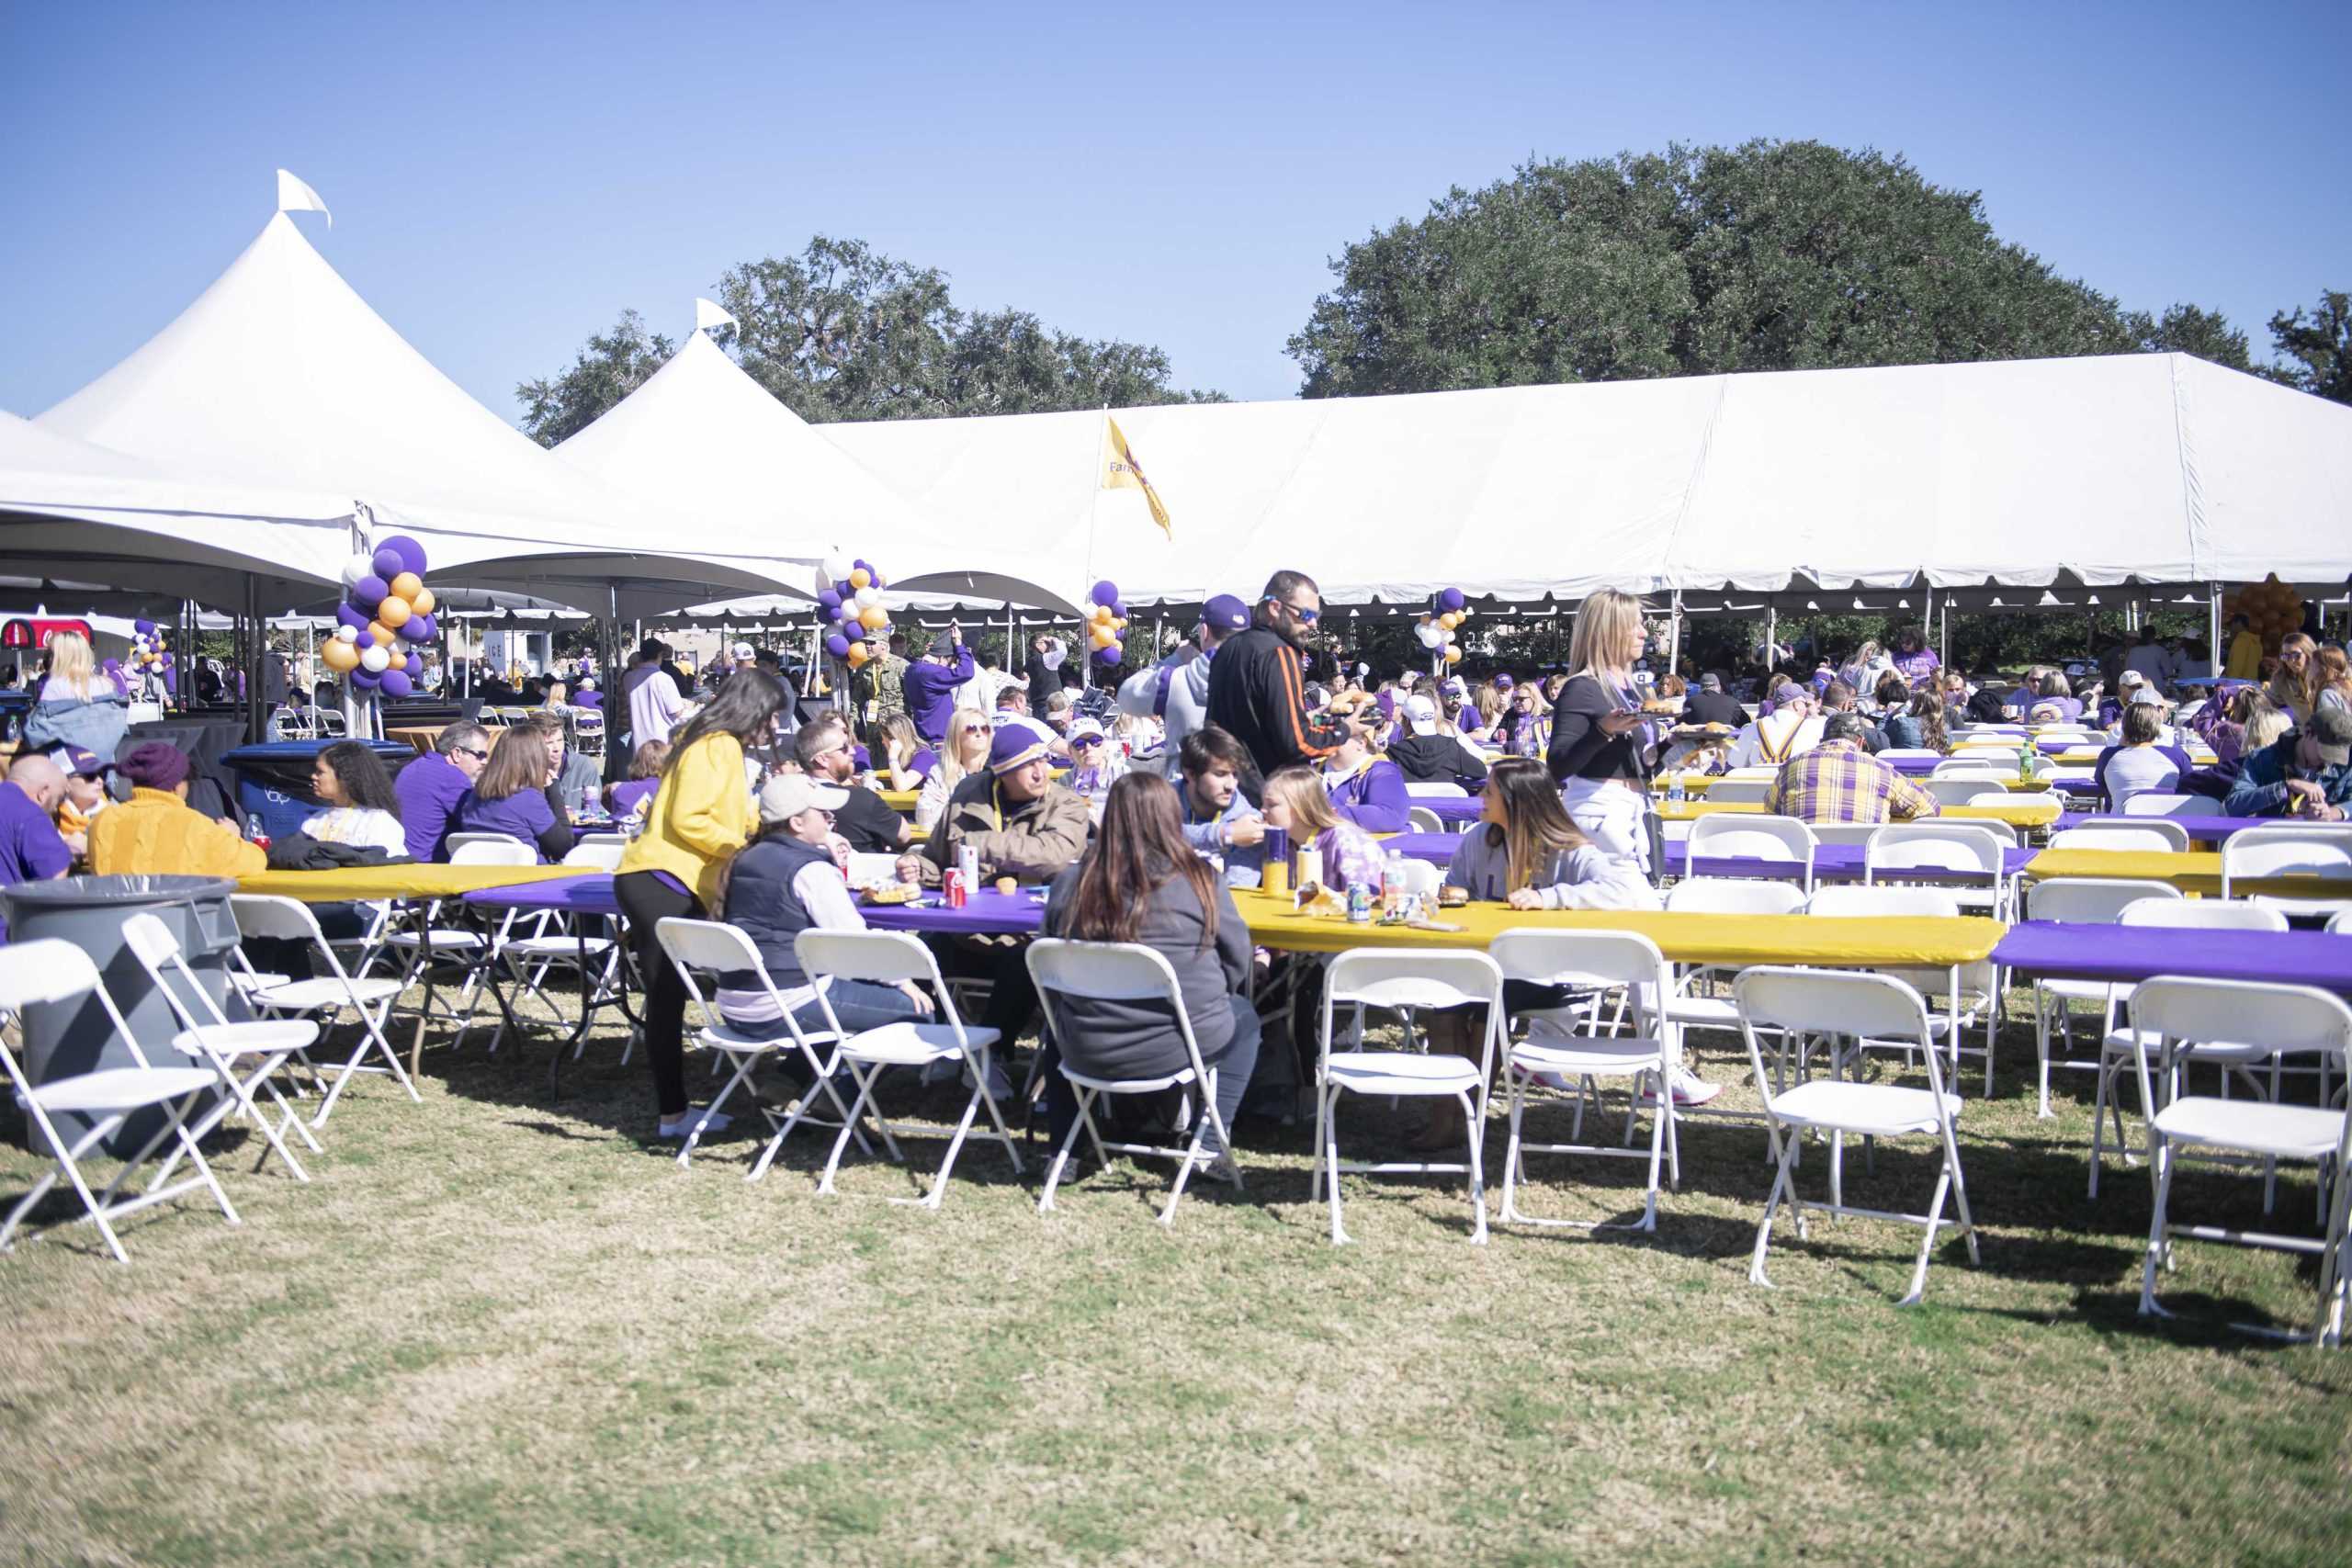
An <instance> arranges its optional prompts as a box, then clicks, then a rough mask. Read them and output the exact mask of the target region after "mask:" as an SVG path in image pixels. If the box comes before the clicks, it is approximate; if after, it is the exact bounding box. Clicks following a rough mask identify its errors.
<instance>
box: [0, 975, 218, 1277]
mask: <svg viewBox="0 0 2352 1568" xmlns="http://www.w3.org/2000/svg"><path fill="white" fill-rule="evenodd" d="M93 994H95V995H96V997H97V999H98V1006H99V1007H100V1008H101V1009H103V1010H105V1012H106V1016H107V1022H108V1023H109V1024H111V1025H112V1026H113V1028H114V1032H116V1033H118V1034H119V1035H121V1036H122V1039H123V1042H124V1043H125V1044H127V1045H129V1046H130V1055H131V1056H132V1058H133V1059H134V1060H135V1061H137V1062H138V1064H139V1065H138V1066H135V1067H101V1068H99V1069H98V1070H97V1071H96V1072H90V1073H82V1074H79V1075H77V1076H75V1077H66V1078H56V1079H52V1080H51V1081H50V1082H48V1083H45V1084H40V1085H38V1086H36V1085H35V1084H34V1083H33V1082H32V1080H31V1079H29V1078H28V1077H26V1076H25V1070H24V1068H23V1067H22V1066H19V1065H18V1064H17V1055H16V1053H15V1052H14V1051H12V1050H10V1049H9V1047H8V1042H7V1037H6V1035H5V1034H0V1066H6V1069H7V1073H8V1079H9V1081H10V1082H11V1083H13V1084H14V1085H15V1086H16V1090H17V1104H18V1105H20V1106H22V1107H23V1108H24V1111H25V1116H26V1119H27V1120H28V1122H30V1123H31V1124H32V1126H33V1127H34V1128H35V1129H36V1130H37V1131H38V1132H39V1133H40V1136H41V1139H42V1141H44V1142H45V1143H47V1144H48V1145H49V1149H50V1153H51V1156H53V1157H54V1159H55V1162H56V1163H55V1164H54V1165H53V1166H52V1167H51V1168H50V1170H49V1172H48V1174H46V1175H44V1176H43V1177H42V1178H41V1179H40V1181H38V1182H36V1183H34V1185H33V1189H32V1190H31V1191H29V1192H28V1193H26V1194H25V1195H24V1197H23V1198H22V1199H20V1200H19V1201H17V1206H16V1207H15V1208H14V1209H11V1210H9V1211H8V1218H7V1221H6V1223H5V1224H0V1252H6V1251H7V1250H9V1249H10V1247H11V1246H12V1244H13V1238H14V1237H15V1235H16V1234H17V1225H18V1224H22V1223H23V1221H24V1217H25V1216H26V1215H27V1214H28V1213H31V1212H32V1210H33V1207H34V1205H36V1204H38V1203H39V1202H40V1201H41V1200H42V1199H43V1198H46V1197H48V1196H49V1193H50V1190H51V1188H53V1187H55V1186H56V1185H57V1182H58V1179H59V1178H61V1177H62V1178H64V1179H66V1180H67V1181H70V1182H71V1183H73V1187H74V1191H75V1192H76V1193H78V1194H79V1195H80V1196H81V1199H82V1208H83V1210H84V1212H85V1217H86V1218H88V1219H89V1221H90V1222H91V1223H92V1224H95V1225H96V1226H97V1227H98V1234H99V1235H103V1236H105V1237H106V1238H107V1249H108V1250H109V1251H111V1252H112V1253H113V1254H114V1257H115V1261H116V1262H118V1263H128V1262H130V1254H129V1253H127V1252H125V1251H123V1249H122V1240H121V1238H120V1237H119V1236H118V1235H116V1234H115V1228H114V1222H115V1221H117V1220H119V1219H122V1218H124V1217H125V1216H127V1215H130V1214H134V1213H138V1212H139V1211H140V1210H141V1209H145V1208H149V1207H152V1206H153V1205H154V1204H157V1203H163V1202H168V1201H171V1200H172V1199H174V1198H176V1197H178V1196H179V1195H180V1194H181V1193H183V1192H188V1191H193V1190H196V1189H197V1188H198V1187H202V1188H204V1189H206V1190H209V1192H211V1194H212V1201H214V1202H216V1203H218V1204H220V1213H221V1214H222V1215H223V1216H225V1217H226V1218H227V1220H228V1222H229V1223H230V1224H232V1225H233V1224H238V1223H239V1222H238V1219H237V1211H236V1210H235V1209H234V1208H233V1207H232V1206H231V1204H230V1202H229V1195H228V1194H227V1193H226V1192H223V1191H222V1190H220V1182H219V1181H217V1180H215V1179H213V1175H212V1168H211V1167H210V1166H209V1165H207V1164H205V1163H204V1154H203V1151H201V1150H199V1149H198V1147H197V1146H196V1141H195V1140H194V1139H193V1138H191V1137H189V1136H188V1132H187V1116H188V1112H189V1111H193V1110H195V1109H196V1102H197V1099H198V1096H200V1095H202V1094H203V1093H204V1092H205V1091H206V1090H208V1089H214V1088H217V1087H218V1086H219V1084H220V1079H219V1078H218V1077H215V1076H214V1074H213V1071H212V1069H211V1068H209V1067H158V1066H153V1064H152V1063H150V1062H149V1061H148V1060H147V1054H146V1053H145V1052H144V1051H141V1049H140V1048H139V1040H138V1037H137V1036H135V1035H133V1034H132V1033H131V1032H130V1023H129V1022H128V1021H125V1020H124V1018H123V1016H122V1013H121V1011H120V1010H119V1009H118V1008H116V1006H115V1005H114V998H112V997H111V996H109V995H107V987H106V982H105V981H104V980H102V979H100V978H99V977H98V970H97V965H96V964H93V963H91V962H90V955H89V954H88V953H85V952H83V951H82V950H81V949H80V948H78V947H76V946H74V944H73V943H71V942H62V941H59V940H57V939H56V938H53V937H52V938H49V939H46V940H41V941H35V942H13V943H10V944H9V945H7V946H5V947H0V1012H6V1013H7V1014H8V1015H9V1016H10V1017H12V1018H17V1017H21V1016H23V1013H24V1010H25V1009H27V1008H28V1007H39V1006H41V1005H42V1004H44V1003H50V1004H55V1003H62V1002H72V1001H78V1000H79V999H80V998H84V997H87V996H91V995H93ZM150 1107H153V1108H155V1109H157V1110H159V1111H162V1112H163V1116H164V1124H163V1126H162V1127H160V1128H158V1129H157V1130H156V1132H155V1134H154V1135H153V1136H152V1137H150V1138H149V1139H148V1140H147V1142H146V1143H145V1145H142V1146H141V1148H140V1149H139V1151H138V1152H137V1153H135V1154H133V1155H132V1156H130V1159H128V1160H126V1161H124V1162H123V1166H122V1168H121V1170H119V1172H117V1173H116V1175H115V1179H114V1180H113V1181H111V1182H109V1183H108V1184H107V1190H105V1191H104V1192H103V1193H93V1192H92V1191H91V1190H90V1184H89V1181H88V1180H87V1179H85V1178H84V1176H83V1174H82V1164H81V1161H82V1156H83V1155H85V1153H87V1152H88V1151H89V1149H90V1147H91V1145H94V1144H96V1143H97V1142H98V1141H99V1140H101V1139H103V1138H106V1137H108V1136H111V1135H112V1134H113V1133H114V1132H115V1130H116V1129H117V1128H119V1127H120V1126H121V1125H122V1123H123V1122H124V1121H126V1120H127V1119H128V1118H129V1117H130V1116H131V1115H132V1114H133V1113H134V1112H137V1111H145V1110H148V1109H149V1108H150ZM53 1115H55V1116H82V1117H86V1118H88V1120H89V1123H90V1126H89V1131H87V1132H85V1133H84V1134H82V1135H81V1136H80V1137H78V1138H75V1139H74V1140H72V1141H71V1142H68V1141H67V1139H66V1137H65V1135H64V1134H62V1133H60V1132H59V1131H58V1130H57V1123H56V1122H52V1121H51V1120H50V1118H51V1116H53ZM167 1138H169V1139H175V1140H177V1142H178V1145H179V1147H180V1149H181V1151H182V1152H184V1153H186V1154H187V1156H188V1157H189V1158H190V1159H191V1160H193V1161H194V1162H195V1164H196V1171H197V1173H196V1175H194V1176H192V1177H190V1178H188V1179H187V1180H185V1181H180V1182H174V1183H170V1184H168V1185H167V1184H164V1183H162V1182H161V1181H159V1180H158V1181H149V1182H148V1183H147V1184H146V1185H145V1187H144V1188H143V1189H142V1190H141V1192H140V1193H139V1195H138V1196H137V1197H135V1198H127V1197H119V1196H118V1195H119V1193H121V1191H122V1190H123V1188H124V1186H125V1185H126V1184H127V1183H128V1182H129V1181H130V1179H131V1177H132V1176H133V1175H134V1174H136V1173H137V1171H138V1170H139V1168H141V1166H143V1165H145V1164H146V1163H147V1161H148V1160H149V1159H150V1158H151V1157H153V1155H154V1153H155V1151H156V1150H157V1149H159V1148H161V1147H163V1146H164V1140H165V1139H167Z"/></svg>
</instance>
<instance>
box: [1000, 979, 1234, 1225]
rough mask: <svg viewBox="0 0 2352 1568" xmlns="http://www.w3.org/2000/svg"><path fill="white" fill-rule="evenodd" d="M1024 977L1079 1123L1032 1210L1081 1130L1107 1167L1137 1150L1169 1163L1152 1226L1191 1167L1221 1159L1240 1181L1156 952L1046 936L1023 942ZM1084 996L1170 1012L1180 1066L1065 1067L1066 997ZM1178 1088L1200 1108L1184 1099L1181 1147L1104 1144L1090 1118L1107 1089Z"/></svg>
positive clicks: (1044, 1209)
mask: <svg viewBox="0 0 2352 1568" xmlns="http://www.w3.org/2000/svg"><path fill="white" fill-rule="evenodd" d="M1027 960H1028V964H1029V977H1030V978H1031V979H1032V980H1033V981H1035V983H1036V987H1037V1001H1038V1004H1039V1006H1041V1007H1042V1008H1044V1009H1045V1013H1046V1026H1047V1027H1048V1028H1050V1029H1051V1030H1052V1031H1053V1034H1054V1038H1055V1039H1056V1040H1057V1041H1060V1042H1062V1053H1063V1054H1062V1059H1061V1062H1060V1064H1059V1067H1058V1070H1059V1072H1060V1073H1061V1075H1062V1077H1063V1078H1064V1079H1066V1080H1067V1081H1068V1082H1069V1086H1070V1089H1071V1091H1072V1092H1073V1093H1074V1094H1075V1095H1076V1096H1077V1099H1078V1120H1076V1121H1075V1122H1071V1123H1070V1126H1069V1132H1068V1133H1066V1134H1063V1136H1062V1142H1061V1146H1060V1147H1059V1148H1057V1149H1056V1150H1055V1151H1054V1158H1053V1163H1052V1164H1051V1165H1050V1166H1048V1167H1047V1168H1046V1188H1045V1190H1044V1191H1043V1192H1042V1193H1041V1194H1039V1196H1038V1199H1037V1212H1038V1213H1041V1214H1044V1213H1052V1212H1053V1207H1054V1191H1055V1189H1056V1188H1057V1187H1058V1186H1059V1185H1060V1184H1061V1179H1062V1172H1063V1170H1064V1169H1066V1168H1068V1166H1069V1155H1070V1150H1071V1148H1072V1147H1073V1146H1074V1145H1076V1144H1077V1142H1078V1134H1079V1132H1080V1129H1081V1128H1082V1129H1084V1130H1085V1133H1086V1137H1087V1142H1088V1143H1089V1144H1091V1145H1092V1146H1093V1149H1094V1157H1095V1159H1096V1161H1097V1162H1098V1163H1101V1164H1105V1165H1107V1164H1109V1163H1110V1157H1111V1154H1112V1153H1113V1152H1114V1151H1115V1152H1116V1153H1119V1154H1124V1155H1138V1156H1145V1157H1148V1158H1152V1159H1172V1160H1174V1161H1175V1162H1176V1182H1175V1185H1174V1186H1173V1187H1172V1188H1170V1190H1169V1193H1168V1205H1167V1207H1165V1208H1164V1209H1162V1210H1160V1212H1159V1223H1160V1224H1163V1225H1172V1224H1175V1223H1176V1205H1177V1203H1178V1202H1180V1201H1182V1199H1183V1196H1184V1183H1185V1181H1186V1180H1187V1179H1190V1178H1191V1176H1192V1174H1193V1171H1194V1170H1196V1169H1207V1168H1210V1167H1211V1166H1212V1165H1213V1164H1214V1163H1215V1162H1216V1160H1217V1159H1219V1158H1220V1157H1222V1158H1223V1159H1225V1161H1226V1162H1227V1166H1228V1168H1230V1169H1231V1170H1232V1173H1233V1174H1232V1180H1233V1184H1234V1185H1235V1186H1236V1187H1238V1186H1240V1185H1241V1171H1240V1168H1239V1167H1238V1165H1234V1164H1233V1163H1232V1150H1233V1144H1232V1136H1231V1129H1229V1128H1228V1127H1227V1126H1226V1124H1225V1119H1224V1117H1223V1116H1221V1115H1220V1114H1218V1111H1217V1108H1216V1087H1217V1085H1216V1068H1214V1067H1211V1066H1207V1065H1206V1064H1204V1062H1203V1061H1202V1060H1201V1046H1200V1042H1199V1041H1198V1040H1196V1039H1195V1038H1193V1021H1192V1019H1191V1017H1190V1016H1189V1015H1188V1014H1187V1013H1186V1012H1185V1010H1184V994H1183V991H1182V988H1181V987H1179V986H1178V984H1177V980H1176V971H1175V970H1174V969H1173V968H1172V967H1170V964H1169V963H1168V960H1167V959H1166V958H1165V957H1163V956H1161V955H1160V954H1159V953H1156V952H1154V951H1153V950H1152V949H1150V948H1148V947H1145V946H1143V945H1142V944H1141V943H1139V942H1067V941H1063V940H1061V939H1059V938H1054V937H1048V938H1044V939H1041V940H1039V941H1037V942H1032V943H1030V944H1029V952H1028V954H1027ZM1070 997H1084V998H1088V999H1089V1000H1091V1001H1120V1002H1154V1003H1159V1004H1161V1005H1163V1006H1165V1007H1167V1008H1168V1009H1169V1010H1170V1012H1171V1013H1172V1014H1173V1015H1174V1017H1175V1020H1176V1032H1177V1033H1178V1035H1179V1036H1180V1037H1182V1040H1183V1042H1184V1066H1182V1067H1179V1068H1177V1069H1176V1070H1175V1071H1174V1072H1172V1073H1163V1074H1160V1075H1159V1076H1157V1077H1146V1078H1106V1077H1100V1076H1097V1075H1094V1074H1089V1073H1081V1072H1079V1071H1077V1070H1076V1069H1075V1068H1073V1067H1071V1066H1070V1065H1069V1042H1070V1041H1071V1040H1073V1039H1075V1038H1077V1037H1078V1029H1077V1026H1076V1025H1075V1024H1073V1023H1072V1022H1071V1021H1069V1012H1068V1010H1067V1007H1066V1006H1065V999H1066V998H1070ZM1168 1089H1177V1090H1180V1091H1182V1094H1183V1096H1184V1098H1185V1099H1186V1100H1190V1099H1191V1097H1192V1095H1193V1093H1194V1092H1195V1091H1198V1093H1199V1095H1200V1099H1201V1109H1200V1113H1199V1115H1197V1116H1194V1115H1193V1113H1192V1110H1191V1107H1190V1106H1189V1104H1188V1105H1187V1106H1186V1107H1185V1109H1184V1111H1183V1113H1182V1118H1181V1120H1182V1121H1187V1122H1191V1123H1192V1127H1193V1136H1192V1140H1191V1142H1190V1143H1188V1144H1187V1145H1184V1146H1183V1147H1182V1148H1174V1147H1169V1146H1166V1145H1159V1144H1116V1143H1108V1142H1105V1141H1104V1139H1103V1131H1102V1129H1101V1128H1100V1127H1098V1126H1096V1125H1095V1122H1094V1105H1095V1101H1096V1100H1100V1099H1101V1098H1102V1097H1103V1095H1106V1094H1114V1095H1116V1094H1158V1093H1161V1092H1163V1091H1165V1090H1168ZM1211 1133H1215V1134H1216V1151H1217V1152H1215V1153H1204V1152H1203V1149H1204V1145H1205V1143H1206V1141H1207V1140H1208V1137H1209V1134H1211Z"/></svg>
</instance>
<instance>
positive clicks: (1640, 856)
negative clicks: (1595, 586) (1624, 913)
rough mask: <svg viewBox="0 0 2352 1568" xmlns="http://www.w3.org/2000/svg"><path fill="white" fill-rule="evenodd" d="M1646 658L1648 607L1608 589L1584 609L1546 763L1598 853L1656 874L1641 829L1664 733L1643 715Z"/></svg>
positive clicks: (1563, 799)
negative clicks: (1638, 685)
mask: <svg viewBox="0 0 2352 1568" xmlns="http://www.w3.org/2000/svg"><path fill="white" fill-rule="evenodd" d="M1641 656H1642V602H1641V601H1640V600H1639V599H1636V598H1635V597H1634V595H1632V594H1631V593H1623V592H1618V591H1617V590H1616V589H1613V588H1604V589H1602V590H1600V592H1597V593H1595V594H1594V595H1593V596H1592V597H1591V598H1589V599H1587V600H1586V601H1585V602H1584V606H1583V608H1582V609H1580V610H1578V611H1577V629H1576V636H1575V637H1574V639H1573V640H1572V641H1571V642H1570V643H1569V645H1568V670H1569V674H1568V681H1567V684H1566V685H1564V686H1562V687H1561V688H1560V698H1559V701H1558V703H1557V704H1556V705H1555V706H1554V707H1553V710H1552V744H1551V748H1550V750H1547V751H1546V752H1545V753H1544V761H1545V762H1546V763H1547V764H1548V765H1549V766H1550V768H1551V770H1552V777H1553V778H1555V780H1557V781H1558V782H1559V784H1560V800H1561V804H1562V805H1564V806H1566V807H1567V811H1568V818H1569V820H1570V821H1572V822H1574V823H1575V824H1576V825H1577V827H1578V828H1579V829H1583V831H1584V835H1585V837H1587V838H1588V839H1590V840H1592V842H1593V845H1594V847H1595V848H1597V849H1599V850H1600V851H1601V852H1604V853H1606V854H1609V855H1611V856H1613V857H1615V858H1617V859H1620V860H1626V861H1631V862H1632V863H1634V864H1635V865H1638V866H1640V867H1641V868H1642V869H1643V870H1644V871H1647V870H1648V869H1649V858H1650V853H1649V835H1648V833H1647V832H1646V831H1645V829H1644V828H1643V825H1642V815H1643V809H1644V807H1645V806H1646V804H1647V802H1648V796H1649V775H1650V765H1651V759H1652V757H1653V756H1655V755H1656V748H1657V734H1656V732H1655V729H1654V727H1653V726H1652V725H1651V724H1650V722H1649V721H1648V720H1646V719H1645V718H1644V717H1643V716H1642V712H1641V707H1642V705H1641V699H1640V698H1639V697H1638V696H1637V695H1636V694H1635V692H1634V660H1637V659H1639V658H1640V657H1641Z"/></svg>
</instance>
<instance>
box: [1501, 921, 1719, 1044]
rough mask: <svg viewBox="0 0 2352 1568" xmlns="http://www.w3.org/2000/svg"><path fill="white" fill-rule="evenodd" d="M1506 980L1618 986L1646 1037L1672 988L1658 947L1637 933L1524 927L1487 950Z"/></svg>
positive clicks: (1505, 934) (1637, 1025)
mask: <svg viewBox="0 0 2352 1568" xmlns="http://www.w3.org/2000/svg"><path fill="white" fill-rule="evenodd" d="M1487 953H1489V954H1491V955H1492V957H1493V959H1494V961H1495V963H1496V964H1497V965H1498V966H1499V967H1500V968H1501V970H1502V972H1503V976H1504V977H1505V978H1506V979H1511V980H1525V981H1529V982H1531V983H1532V984H1535V985H1539V986H1559V985H1586V986H1589V985H1594V984H1599V985H1601V986H1606V987H1611V988H1612V989H1613V988H1615V987H1620V986H1622V987H1624V988H1625V992H1626V995H1627V996H1628V997H1629V998H1631V999H1632V1001H1633V1007H1634V1014H1635V1017H1636V1019H1637V1020H1638V1021H1637V1022H1636V1024H1635V1029H1634V1032H1636V1033H1646V1032H1648V1031H1647V1030H1646V1029H1645V1028H1644V1027H1643V1025H1644V1024H1645V1023H1647V1022H1649V1021H1652V1019H1653V1017H1654V1015H1655V1014H1656V1012H1657V1009H1658V1007H1659V1006H1660V1005H1661V1002H1662V999H1663V998H1666V997H1667V996H1668V995H1670V994H1671V993H1672V991H1673V988H1674V979H1673V975H1672V972H1671V971H1669V970H1668V967H1667V963H1666V954H1664V953H1660V952H1659V951H1658V946H1657V943H1656V942H1652V941H1651V940H1650V939H1649V938H1647V937H1645V936H1644V935H1642V934H1641V933H1640V932H1638V931H1544V930H1542V929H1540V928H1537V927H1532V926H1531V927H1527V928H1524V929H1522V930H1520V931H1505V932H1503V933H1502V934H1501V935H1500V936H1498V937H1497V938H1495V940H1494V942H1493V943H1492V944H1491V945H1489V946H1488V948H1487Z"/></svg>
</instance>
